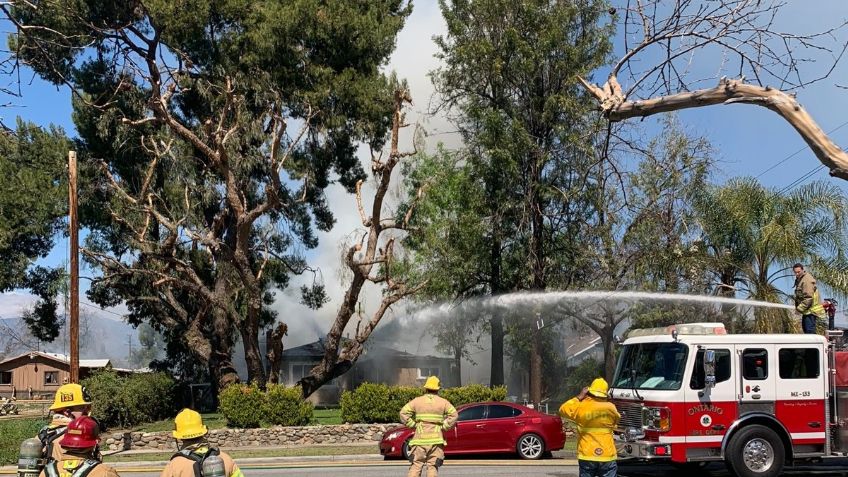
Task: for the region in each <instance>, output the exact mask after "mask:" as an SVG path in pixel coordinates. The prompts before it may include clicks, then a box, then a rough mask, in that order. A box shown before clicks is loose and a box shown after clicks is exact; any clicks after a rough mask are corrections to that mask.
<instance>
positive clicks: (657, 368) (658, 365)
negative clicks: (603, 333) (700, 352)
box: [613, 343, 689, 389]
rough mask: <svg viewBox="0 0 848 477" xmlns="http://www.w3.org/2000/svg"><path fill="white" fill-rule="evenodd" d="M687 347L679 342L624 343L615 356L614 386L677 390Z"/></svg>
mask: <svg viewBox="0 0 848 477" xmlns="http://www.w3.org/2000/svg"><path fill="white" fill-rule="evenodd" d="M688 354H689V348H688V347H687V346H686V345H684V344H681V343H640V344H632V345H626V346H625V347H624V349H623V350H622V352H621V357H620V358H619V359H618V366H617V367H616V370H615V378H614V379H613V387H616V388H628V389H680V385H681V383H683V372H684V370H685V369H686V357H687V356H688Z"/></svg>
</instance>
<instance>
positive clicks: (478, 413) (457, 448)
mask: <svg viewBox="0 0 848 477" xmlns="http://www.w3.org/2000/svg"><path fill="white" fill-rule="evenodd" d="M485 418H486V405H485V404H475V405H472V406H468V407H465V408H463V409H462V410H460V411H459V418H458V419H457V422H456V426H454V428H453V430H451V431H447V432H446V433H445V435H446V439H445V440H446V441H447V448H446V450H447V451H448V452H451V453H453V452H472V451H474V450H475V449H477V448H478V447H479V446H480V443H481V442H482V441H485V432H486V431H485V429H486V419H485Z"/></svg>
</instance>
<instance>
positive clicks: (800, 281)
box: [795, 272, 827, 318]
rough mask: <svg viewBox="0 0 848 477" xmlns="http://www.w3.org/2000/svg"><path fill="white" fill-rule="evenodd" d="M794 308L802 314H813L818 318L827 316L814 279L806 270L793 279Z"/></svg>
mask: <svg viewBox="0 0 848 477" xmlns="http://www.w3.org/2000/svg"><path fill="white" fill-rule="evenodd" d="M795 309H796V310H798V313H801V314H802V315H815V316H817V317H819V318H825V317H826V316H827V312H826V311H825V309H824V305H822V302H821V295H819V289H818V287H817V286H816V279H815V278H814V277H813V276H812V275H810V274H809V273H807V272H804V274H803V275H801V276H800V277H798V278H796V279H795Z"/></svg>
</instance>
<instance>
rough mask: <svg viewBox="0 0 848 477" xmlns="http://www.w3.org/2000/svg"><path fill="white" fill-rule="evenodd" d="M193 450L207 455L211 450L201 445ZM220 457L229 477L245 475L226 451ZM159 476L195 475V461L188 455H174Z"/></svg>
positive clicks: (182, 476)
mask: <svg viewBox="0 0 848 477" xmlns="http://www.w3.org/2000/svg"><path fill="white" fill-rule="evenodd" d="M191 450H192V451H193V452H194V453H196V454H198V455H206V453H207V452H209V447H208V446H205V445H201V446H199V447H195V448H193V449H191ZM218 457H220V458H221V460H223V461H224V470H225V471H226V473H227V477H244V474H243V473H242V472H241V469H239V466H238V465H236V463H235V461H233V458H232V457H230V456H229V455H228V454H227V453H226V452H219V454H218ZM159 477H194V461H193V460H191V459H189V458H188V457H184V456H179V455H178V456H174V457H173V458H172V459H171V460H170V462H168V465H166V466H165V468H164V469H162V473H161V474H159Z"/></svg>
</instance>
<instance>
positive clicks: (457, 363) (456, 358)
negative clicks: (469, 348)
mask: <svg viewBox="0 0 848 477" xmlns="http://www.w3.org/2000/svg"><path fill="white" fill-rule="evenodd" d="M453 363H454V368H455V369H454V371H453V383H451V384H453V385H454V386H462V350H461V349H459V350H456V351H455V352H454V354H453Z"/></svg>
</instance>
